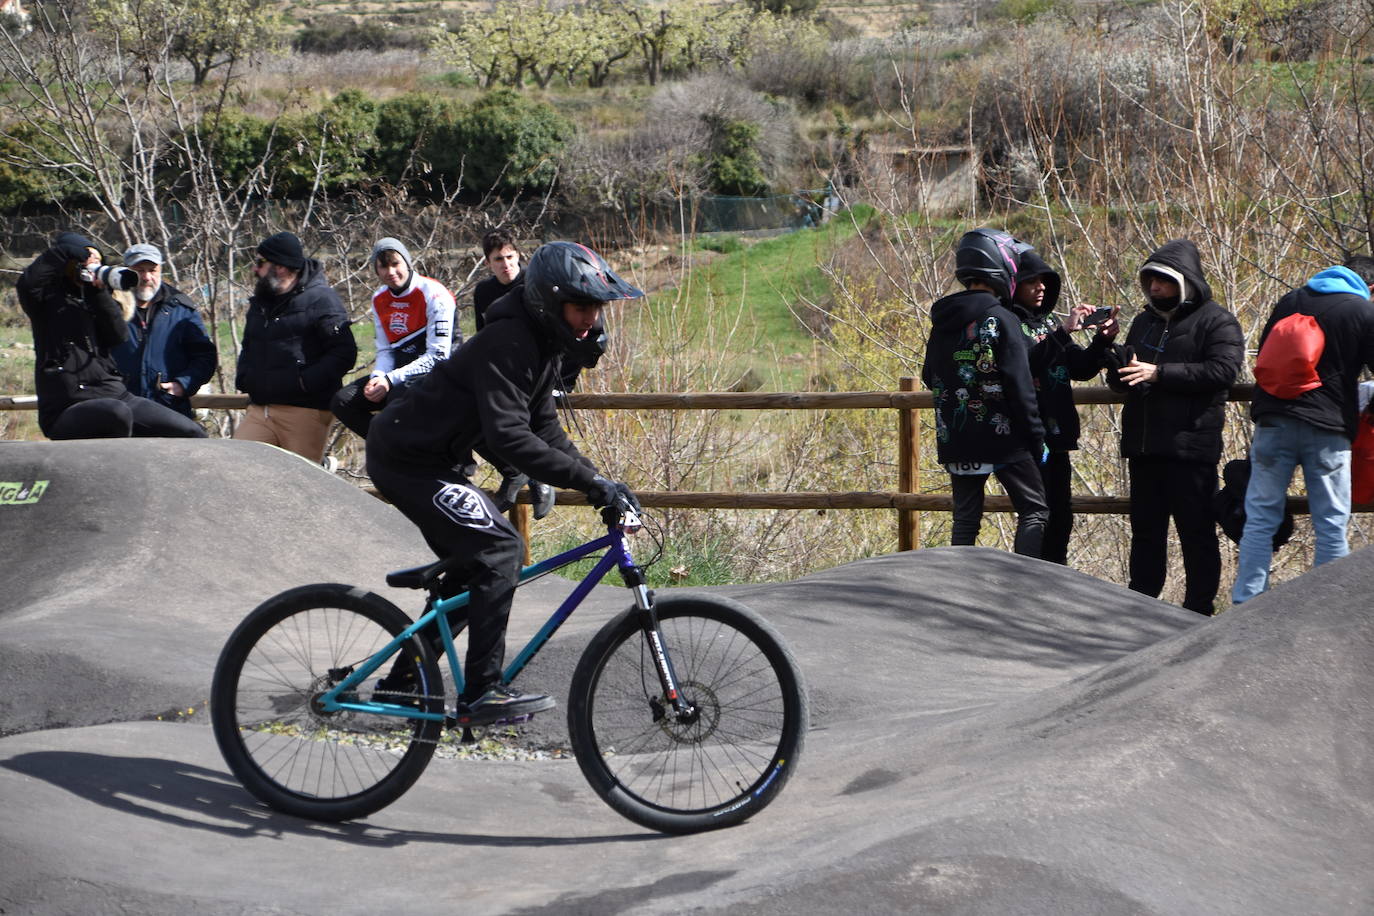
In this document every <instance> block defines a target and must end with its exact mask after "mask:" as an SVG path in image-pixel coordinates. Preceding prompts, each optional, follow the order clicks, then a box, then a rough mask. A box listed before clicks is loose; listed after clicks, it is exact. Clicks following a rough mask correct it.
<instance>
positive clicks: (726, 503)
mask: <svg viewBox="0 0 1374 916" xmlns="http://www.w3.org/2000/svg"><path fill="white" fill-rule="evenodd" d="M915 385H916V379H914V378H903V379H902V380H901V390H899V391H823V392H771V393H759V392H732V391H729V392H725V391H723V392H703V393H695V394H688V393H647V394H628V393H626V394H600V393H591V392H584V393H577V392H575V393H573V394H570V395H567V396H566V398H567V404H568V406H569V407H573V408H578V409H584V410H867V409H875V408H877V409H889V410H895V411H897V420H898V481H897V489H896V490H894V491H857V492H840V493H835V492H832V493H740V492H683V491H668V490H644V491H640V490H636V491H635V493H636V495H637V496H638V497H639V500H640V502H641V503H643V504H644V505H645V506H648V507H652V508H659V509H890V510H893V511H895V512H896V513H897V542H898V549H900V550H910V549H914V548H917V547H920V546H921V545H920V515H919V513H921V512H949V511H952V510H953V508H954V506H953V498H952V497H951V496H950V495H949V494H948V493H920V492H918V491H919V489H920V423H919V422H918V419H917V414H916V411H918V410H929V409H930V408H932V407H934V406H935V399H934V395H932V394H931V392H929V391H918V390H916V388H915ZM1253 393H1254V386H1253V385H1236V386H1234V387H1232V388H1231V391H1230V394H1229V399H1230V400H1232V401H1249V400H1250V398H1251V397H1252V395H1253ZM1073 396H1074V402H1075V403H1076V404H1120V403H1123V402H1124V401H1125V400H1126V398H1125V395H1122V394H1118V393H1117V392H1115V391H1112V390H1111V389H1110V388H1105V387H1091V388H1089V387H1075V388H1074V389H1073ZM191 403H192V404H193V405H194V406H196V407H205V408H211V409H218V410H235V409H243V408H244V407H247V406H248V398H247V396H246V395H241V394H198V395H196V396H195V397H193V398H192V399H191ZM37 407H38V399H37V397H35V396H33V395H19V396H15V397H0V410H36V409H37ZM520 497H521V501H522V505H521V506H519V507H518V510H517V511H516V512H514V513H513V515H514V520H515V522H516V525H517V527H519V528H520V529H521V533H522V534H526V535H528V514H527V510H526V507H525V505H524V503H525V502H527V501H528V494H526V493H523V492H522V493H521V494H520ZM558 503H559V504H561V505H586V497H584V496H583V495H582V494H581V493H578V492H576V491H572V490H562V491H559V493H558ZM1072 506H1073V511H1074V512H1076V513H1084V514H1096V515H1103V514H1105V515H1124V514H1126V513H1127V512H1128V511H1129V509H1130V500H1129V499H1128V498H1126V497H1123V496H1074V497H1073V500H1072ZM1288 507H1289V509H1291V510H1292V511H1293V512H1294V513H1296V514H1306V513H1307V511H1308V509H1307V500H1306V499H1305V498H1301V497H1296V498H1289V500H1288ZM1355 508H1356V509H1357V510H1358V511H1374V506H1357V507H1355ZM984 509H985V510H986V511H988V512H1011V511H1013V510H1012V505H1011V500H1010V499H1008V498H1007V497H1006V496H991V495H990V496H988V498H987V501H986V504H985V506H984ZM526 543H528V537H526Z"/></svg>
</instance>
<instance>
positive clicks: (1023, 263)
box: [1009, 249, 1111, 452]
mask: <svg viewBox="0 0 1374 916" xmlns="http://www.w3.org/2000/svg"><path fill="white" fill-rule="evenodd" d="M1016 276H1017V278H1018V279H1021V278H1027V277H1041V278H1043V279H1044V283H1045V296H1044V298H1043V299H1042V300H1041V302H1040V307H1039V308H1038V309H1036V310H1034V311H1032V310H1030V309H1027V308H1025V307H1023V306H1021V305H1020V304H1019V303H1016V302H1014V301H1013V302H1012V303H1011V304H1010V306H1009V308H1010V309H1011V311H1013V312H1014V313H1016V315H1017V317H1019V318H1020V319H1021V332H1022V333H1023V334H1025V335H1026V358H1027V361H1028V362H1029V363H1030V372H1031V379H1032V381H1033V382H1034V383H1035V395H1036V404H1037V406H1038V407H1039V409H1040V421H1041V422H1042V423H1043V424H1044V426H1045V444H1046V445H1048V446H1049V448H1050V451H1052V452H1069V451H1073V450H1074V449H1076V448H1078V436H1079V433H1080V432H1081V431H1082V426H1081V424H1080V423H1079V419H1078V408H1077V407H1076V406H1074V402H1073V383H1074V382H1084V381H1087V380H1088V379H1091V378H1095V377H1096V376H1097V374H1098V373H1099V372H1100V371H1102V368H1103V367H1104V366H1105V365H1106V361H1107V353H1108V351H1109V349H1110V347H1111V344H1110V342H1109V341H1108V340H1107V339H1106V338H1105V337H1103V336H1102V335H1100V334H1098V335H1096V336H1094V337H1093V339H1092V341H1091V342H1090V343H1089V344H1088V346H1087V347H1083V346H1081V345H1080V344H1078V343H1076V342H1075V341H1074V340H1073V337H1072V335H1070V334H1069V332H1068V331H1065V330H1064V329H1063V327H1062V326H1061V322H1060V320H1059V319H1058V317H1056V316H1055V314H1054V307H1055V305H1057V304H1058V302H1059V289H1060V281H1059V274H1058V273H1056V272H1055V271H1053V270H1051V269H1050V266H1049V265H1048V264H1046V263H1045V261H1044V260H1043V259H1042V258H1041V257H1040V255H1038V254H1037V253H1036V252H1035V250H1034V249H1028V250H1027V251H1024V252H1022V253H1021V257H1020V259H1019V261H1018V263H1017V268H1016Z"/></svg>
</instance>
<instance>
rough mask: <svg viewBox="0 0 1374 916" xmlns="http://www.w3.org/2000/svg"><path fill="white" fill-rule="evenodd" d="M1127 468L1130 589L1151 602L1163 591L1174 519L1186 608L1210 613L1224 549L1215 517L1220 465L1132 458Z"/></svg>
mask: <svg viewBox="0 0 1374 916" xmlns="http://www.w3.org/2000/svg"><path fill="white" fill-rule="evenodd" d="M1129 464H1130V473H1131V580H1130V583H1129V584H1130V587H1131V589H1132V590H1134V591H1137V592H1141V593H1142V594H1146V595H1149V596H1150V597H1151V598H1158V597H1159V593H1160V592H1161V591H1163V590H1164V579H1165V576H1166V573H1167V569H1168V556H1169V554H1168V546H1169V519H1170V518H1172V519H1173V521H1174V530H1175V531H1176V532H1178V544H1179V548H1180V549H1181V550H1182V553H1183V575H1184V589H1183V606H1184V607H1186V608H1188V609H1189V610H1191V611H1197V612H1198V613H1201V614H1210V613H1212V610H1213V606H1212V603H1213V602H1214V601H1215V600H1216V597H1217V589H1218V587H1219V586H1220V584H1221V545H1220V544H1219V542H1218V541H1217V525H1216V519H1215V517H1214V516H1213V513H1212V495H1213V494H1214V493H1216V490H1217V468H1216V465H1215V464H1211V463H1209V462H1205V461H1177V460H1174V459H1172V458H1132V459H1130V462H1129Z"/></svg>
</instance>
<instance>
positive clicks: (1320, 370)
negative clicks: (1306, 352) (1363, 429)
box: [1250, 267, 1374, 442]
mask: <svg viewBox="0 0 1374 916" xmlns="http://www.w3.org/2000/svg"><path fill="white" fill-rule="evenodd" d="M1295 313H1301V314H1303V315H1311V316H1312V317H1314V318H1316V319H1317V325H1318V327H1320V328H1321V329H1322V333H1323V334H1324V335H1325V336H1326V343H1325V346H1324V347H1323V349H1322V356H1321V359H1319V360H1318V361H1317V375H1318V376H1320V378H1321V380H1322V383H1321V386H1320V387H1318V388H1313V389H1312V390H1311V391H1307V392H1304V393H1303V394H1301V395H1299V396H1298V397H1296V398H1292V399H1286V398H1277V397H1274V396H1273V395H1272V394H1269V393H1268V392H1266V391H1265V390H1264V389H1263V388H1260V387H1259V386H1258V385H1256V386H1255V397H1254V400H1253V401H1252V402H1251V404H1250V416H1252V417H1253V418H1254V419H1255V421H1256V422H1262V421H1263V418H1264V417H1268V416H1287V417H1293V418H1294V419H1298V420H1302V421H1303V422H1304V423H1309V424H1311V425H1312V426H1315V427H1317V428H1318V429H1325V430H1331V431H1333V432H1339V433H1343V434H1344V435H1345V436H1346V438H1348V439H1350V440H1351V441H1352V442H1353V441H1354V439H1355V432H1356V430H1357V428H1358V425H1359V416H1360V403H1359V402H1360V398H1359V384H1360V369H1361V367H1364V366H1368V367H1369V368H1370V369H1371V370H1374V304H1372V303H1370V301H1369V287H1368V286H1367V285H1366V284H1365V282H1364V280H1362V279H1360V277H1359V275H1358V274H1356V273H1355V272H1354V271H1352V270H1350V269H1349V268H1346V267H1328V268H1326V269H1325V270H1322V271H1318V272H1317V273H1316V274H1314V275H1313V277H1312V279H1310V280H1308V281H1307V282H1306V283H1305V284H1303V285H1302V286H1300V287H1298V288H1297V289H1295V290H1293V291H1291V292H1290V293H1288V295H1286V296H1284V297H1283V298H1282V299H1280V300H1279V301H1278V304H1276V305H1275V306H1274V310H1273V311H1272V312H1271V313H1270V314H1269V320H1268V321H1267V322H1265V325H1264V330H1263V331H1262V332H1261V333H1260V339H1259V347H1263V346H1264V341H1265V339H1266V338H1267V337H1268V336H1269V331H1270V330H1271V329H1272V328H1273V327H1274V325H1275V324H1277V323H1278V322H1279V321H1281V320H1282V319H1284V318H1287V317H1288V316H1289V315H1292V314H1295ZM1259 347H1256V348H1255V352H1256V353H1258V352H1259Z"/></svg>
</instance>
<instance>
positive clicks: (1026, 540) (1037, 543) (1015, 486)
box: [949, 458, 1050, 557]
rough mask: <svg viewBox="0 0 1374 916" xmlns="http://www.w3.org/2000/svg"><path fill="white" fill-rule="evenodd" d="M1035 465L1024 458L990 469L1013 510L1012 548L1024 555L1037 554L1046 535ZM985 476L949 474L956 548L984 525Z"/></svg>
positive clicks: (1041, 488) (1042, 493)
mask: <svg viewBox="0 0 1374 916" xmlns="http://www.w3.org/2000/svg"><path fill="white" fill-rule="evenodd" d="M1036 465H1037V462H1035V461H1032V460H1031V459H1029V458H1026V459H1023V460H1021V461H1017V462H1013V463H1012V464H1004V465H1000V466H998V467H997V468H996V469H995V470H994V471H993V472H992V473H993V474H994V475H996V477H997V480H998V482H999V483H1001V484H1002V488H1003V489H1005V490H1006V491H1007V496H1008V497H1010V498H1011V504H1012V507H1013V508H1014V509H1016V541H1015V544H1014V546H1013V549H1014V550H1015V551H1016V552H1017V553H1019V554H1021V555H1022V556H1026V557H1039V556H1040V549H1041V544H1042V542H1043V541H1044V538H1045V521H1046V519H1048V518H1049V514H1050V510H1049V506H1048V505H1046V504H1045V488H1044V485H1043V484H1042V483H1041V482H1040V471H1039V469H1038V468H1037V466H1036ZM987 479H988V475H987V474H951V475H949V484H950V491H951V492H952V493H953V495H954V522H953V530H952V532H951V535H950V543H951V544H953V545H954V546H956V547H959V546H968V545H971V544H975V543H977V541H978V529H979V528H980V527H982V524H983V485H984V484H985V483H987Z"/></svg>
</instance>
